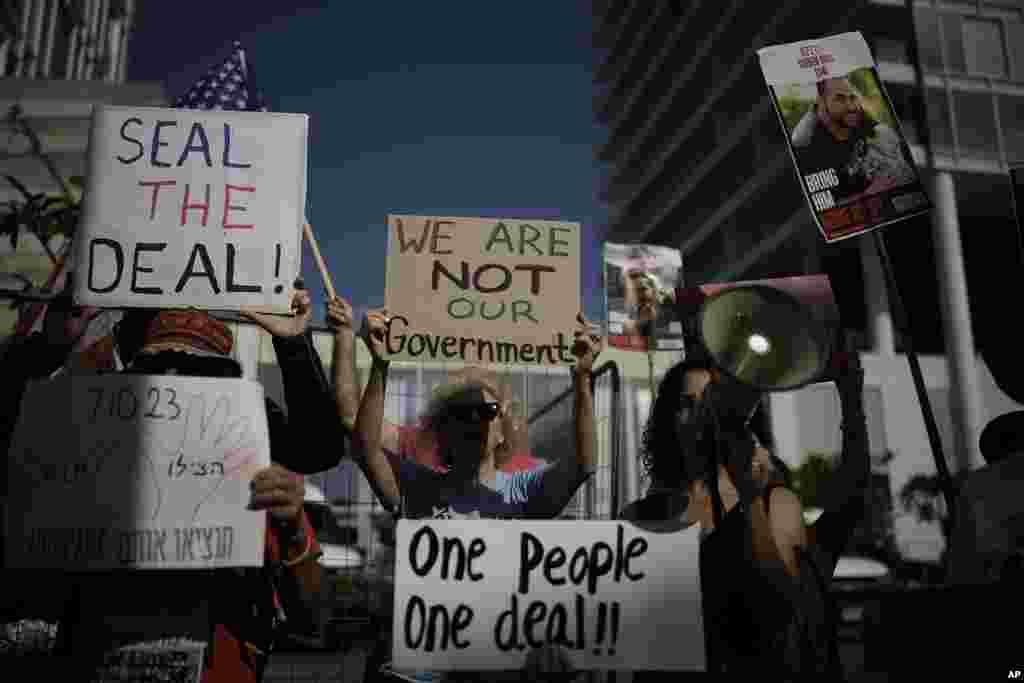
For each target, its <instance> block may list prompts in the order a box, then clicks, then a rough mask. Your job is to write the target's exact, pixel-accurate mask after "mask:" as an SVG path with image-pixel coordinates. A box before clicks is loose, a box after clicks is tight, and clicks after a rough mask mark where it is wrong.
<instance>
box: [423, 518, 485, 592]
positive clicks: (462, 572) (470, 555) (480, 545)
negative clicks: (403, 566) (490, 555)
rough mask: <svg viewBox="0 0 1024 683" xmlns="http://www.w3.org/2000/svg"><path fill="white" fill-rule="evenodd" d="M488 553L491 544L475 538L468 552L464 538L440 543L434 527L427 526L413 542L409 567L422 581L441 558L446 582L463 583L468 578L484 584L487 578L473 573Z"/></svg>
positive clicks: (442, 571) (448, 539) (441, 574)
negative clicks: (485, 553) (478, 561)
mask: <svg viewBox="0 0 1024 683" xmlns="http://www.w3.org/2000/svg"><path fill="white" fill-rule="evenodd" d="M422 543H426V547H425V549H424V551H425V553H426V557H424V558H423V559H422V561H421V555H422V553H421V552H420V545H421V544H422ZM486 550H487V544H486V543H484V541H483V539H482V538H474V539H473V540H472V541H471V542H470V544H469V547H468V548H467V547H466V545H465V544H464V543H463V542H462V539H461V538H458V537H455V538H448V537H444V538H443V539H439V538H438V536H437V533H436V532H435V531H434V529H433V528H432V527H430V526H429V525H424V526H422V527H420V528H419V529H417V530H416V533H414V534H413V536H412V539H411V540H410V542H409V566H410V567H412V570H413V573H415V574H416V575H417V576H419V577H421V578H422V577H425V576H427V575H428V574H429V573H430V572H431V570H433V569H434V567H435V566H436V565H437V560H438V558H439V557H440V559H441V572H440V577H441V579H442V580H445V581H448V580H454V581H462V580H463V579H464V578H466V577H468V578H469V580H470V581H480V580H481V579H483V578H484V576H483V574H481V573H479V572H476V571H474V570H473V560H476V559H479V558H480V556H481V555H483V554H484V552H486Z"/></svg>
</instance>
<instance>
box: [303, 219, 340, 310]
mask: <svg viewBox="0 0 1024 683" xmlns="http://www.w3.org/2000/svg"><path fill="white" fill-rule="evenodd" d="M303 234H305V235H306V241H307V242H309V246H310V247H311V248H312V249H313V258H315V259H316V265H317V267H318V268H320V277H321V278H323V281H324V287H326V288H327V296H329V297H331V299H336V298H337V297H338V295H337V294H335V293H334V283H333V282H331V274H330V273H328V272H327V264H326V263H324V257H323V256H321V255H320V247H319V246H318V245H317V243H316V237H314V236H313V228H311V227H309V223H306V224H305V225H304V226H303Z"/></svg>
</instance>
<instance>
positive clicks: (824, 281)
mask: <svg viewBox="0 0 1024 683" xmlns="http://www.w3.org/2000/svg"><path fill="white" fill-rule="evenodd" d="M701 289H703V290H704V293H705V295H706V296H707V298H706V299H705V300H704V301H703V303H702V304H701V306H700V309H699V312H698V314H697V321H696V322H697V326H698V331H699V339H700V342H701V345H702V346H703V347H704V349H705V350H706V351H707V353H708V354H709V355H710V357H711V359H712V361H713V362H714V364H715V366H716V367H718V368H719V369H720V370H721V371H723V372H724V373H725V374H727V375H729V376H730V377H731V378H733V379H734V380H736V381H737V382H739V383H740V384H742V385H744V386H745V387H748V388H750V389H753V390H756V391H761V392H774V391H789V390H793V389H798V388H800V387H803V386H805V385H807V384H810V383H812V382H815V381H820V380H821V379H823V378H824V377H823V375H824V373H825V371H826V369H828V368H829V364H830V360H831V358H832V354H833V347H834V344H833V337H834V336H835V325H834V323H835V322H836V321H837V318H838V309H836V306H835V300H834V298H833V297H832V290H831V286H830V284H829V281H828V277H827V276H824V275H814V276H804V277H797V278H781V279H775V280H759V281H750V282H738V283H731V284H727V285H708V286H705V287H702V288H701Z"/></svg>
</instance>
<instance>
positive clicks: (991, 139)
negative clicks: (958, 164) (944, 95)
mask: <svg viewBox="0 0 1024 683" xmlns="http://www.w3.org/2000/svg"><path fill="white" fill-rule="evenodd" d="M953 103H954V106H955V107H956V130H957V133H958V134H959V137H960V153H961V154H962V155H964V156H967V157H975V158H979V157H980V158H983V159H996V158H998V156H999V150H998V148H997V146H996V127H995V114H994V112H993V110H992V96H991V95H989V94H988V93H974V92H954V93H953Z"/></svg>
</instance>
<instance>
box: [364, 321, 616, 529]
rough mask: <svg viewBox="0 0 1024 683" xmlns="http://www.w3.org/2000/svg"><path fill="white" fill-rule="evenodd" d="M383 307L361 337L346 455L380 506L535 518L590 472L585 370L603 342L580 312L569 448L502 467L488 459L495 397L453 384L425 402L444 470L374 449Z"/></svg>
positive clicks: (496, 415) (555, 507) (499, 436)
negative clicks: (361, 380)
mask: <svg viewBox="0 0 1024 683" xmlns="http://www.w3.org/2000/svg"><path fill="white" fill-rule="evenodd" d="M387 318H388V312H387V310H385V309H380V310H376V311H371V312H369V313H368V314H367V316H366V319H365V322H364V325H363V335H362V337H363V341H364V342H365V343H366V346H367V348H368V349H369V351H370V355H371V357H372V359H373V363H372V366H371V369H370V377H369V381H368V383H367V386H366V390H365V391H364V393H363V398H362V401H361V402H360V404H359V412H358V415H357V416H356V426H355V432H354V435H353V456H354V457H355V458H356V461H357V463H358V464H359V466H360V467H361V468H362V469H363V471H364V473H365V474H366V476H367V479H368V480H369V481H370V484H371V486H373V488H374V492H375V494H376V495H377V497H378V498H379V500H380V501H381V504H382V505H384V506H385V507H386V508H388V509H389V510H392V511H396V512H399V513H400V514H401V515H402V516H403V517H406V518H424V517H433V518H441V519H444V518H449V519H450V518H463V517H474V518H476V517H486V518H506V519H513V518H520V519H522V518H534V519H542V518H544V519H550V518H553V517H556V516H558V515H559V514H560V513H561V511H562V509H563V508H564V507H565V505H566V504H568V502H569V501H570V500H571V499H572V496H573V495H574V494H575V493H576V491H577V489H579V487H580V485H581V484H582V483H583V482H584V481H586V479H587V477H588V476H590V474H591V473H592V472H593V468H594V462H595V457H596V450H597V444H596V436H595V434H596V430H595V425H594V407H593V395H592V389H591V386H590V381H589V377H590V372H591V371H592V369H593V367H594V361H595V359H596V358H597V356H598V354H599V353H600V352H601V348H602V345H603V342H602V340H601V338H600V336H598V335H596V334H593V333H592V330H591V326H590V324H589V323H587V322H586V320H585V319H584V318H583V315H582V314H580V315H579V317H578V318H577V327H578V329H577V331H576V335H575V337H576V338H575V343H574V346H573V353H574V354H575V356H576V359H577V362H576V365H575V366H574V367H573V370H572V372H573V384H574V387H575V401H576V430H575V433H576V454H575V457H572V458H562V459H560V460H559V461H558V462H555V463H552V464H549V465H547V466H544V467H541V468H538V469H536V470H532V471H520V472H503V471H501V470H499V469H498V467H497V466H496V462H495V458H496V453H498V452H499V451H500V450H501V448H502V444H503V441H504V438H505V437H504V434H503V430H502V421H501V418H502V416H503V415H502V411H503V409H502V406H501V403H500V401H499V397H498V396H496V395H495V394H494V393H493V392H492V391H491V389H489V388H488V387H487V386H486V385H485V384H484V383H482V382H477V381H472V380H469V381H466V382H462V383H459V384H455V385H452V386H451V387H449V388H447V389H446V390H444V391H442V392H440V393H439V395H437V396H435V398H434V399H433V400H432V401H431V404H430V406H429V407H428V410H427V415H426V424H427V425H428V428H429V429H430V430H431V431H432V432H433V434H434V436H435V439H436V441H437V444H438V449H439V454H440V459H441V463H442V465H443V466H444V467H445V470H444V471H441V472H438V471H435V470H433V469H431V468H429V467H425V466H423V465H420V464H418V463H415V462H410V461H408V460H404V459H399V458H396V457H393V456H391V457H389V455H388V454H387V453H386V452H385V451H384V450H383V449H382V447H381V425H382V422H383V419H384V395H385V391H386V385H387V372H388V367H389V362H388V360H387V359H386V358H385V357H384V354H385V347H384V334H385V330H386V328H387Z"/></svg>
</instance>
